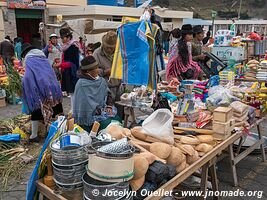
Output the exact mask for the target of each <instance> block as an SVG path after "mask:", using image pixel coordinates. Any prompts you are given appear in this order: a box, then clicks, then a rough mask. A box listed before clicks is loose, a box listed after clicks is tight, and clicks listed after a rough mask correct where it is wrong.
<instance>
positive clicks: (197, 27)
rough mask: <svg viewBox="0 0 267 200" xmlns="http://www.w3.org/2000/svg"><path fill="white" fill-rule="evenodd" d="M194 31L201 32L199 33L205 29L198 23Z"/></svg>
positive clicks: (195, 32)
mask: <svg viewBox="0 0 267 200" xmlns="http://www.w3.org/2000/svg"><path fill="white" fill-rule="evenodd" d="M193 32H194V34H199V33H203V32H204V30H203V28H202V26H200V25H197V26H194V27H193Z"/></svg>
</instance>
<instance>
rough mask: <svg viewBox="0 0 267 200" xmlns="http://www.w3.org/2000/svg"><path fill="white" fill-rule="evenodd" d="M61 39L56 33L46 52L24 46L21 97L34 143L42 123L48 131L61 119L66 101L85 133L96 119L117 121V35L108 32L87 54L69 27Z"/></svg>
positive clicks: (63, 29)
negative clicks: (114, 66) (114, 64)
mask: <svg viewBox="0 0 267 200" xmlns="http://www.w3.org/2000/svg"><path fill="white" fill-rule="evenodd" d="M60 38H61V43H60V41H59V37H58V36H57V35H56V34H51V35H50V37H49V43H48V44H47V46H46V47H45V48H44V49H43V50H40V49H37V48H36V47H34V46H32V45H31V44H29V43H24V44H23V45H22V47H21V55H20V56H21V58H22V61H23V65H24V66H25V68H26V70H25V74H24V77H23V80H22V86H23V97H22V98H23V105H24V107H26V109H25V110H26V113H27V114H30V115H31V120H32V134H31V136H30V141H32V142H36V141H37V142H38V141H39V138H38V134H37V133H38V122H39V121H40V120H41V121H44V123H45V124H46V125H47V126H48V125H49V124H50V123H51V122H52V119H53V118H54V117H55V116H56V115H59V114H63V106H62V99H63V96H68V97H69V98H70V99H71V110H70V113H72V115H73V117H74V119H75V121H76V123H78V124H79V125H80V126H81V127H82V128H84V129H85V130H87V131H90V130H91V126H92V124H93V123H94V121H96V120H98V121H103V122H105V121H106V120H111V119H118V120H119V118H118V117H117V116H116V114H117V110H116V109H115V108H114V106H113V105H114V103H115V101H116V99H118V98H119V92H118V90H119V87H120V85H121V83H120V81H119V80H115V79H110V78H109V76H110V72H111V66H112V60H113V54H114V51H115V47H116V41H117V34H116V32H114V31H109V32H107V33H106V34H105V35H104V36H103V39H102V44H101V45H99V44H96V45H92V44H90V45H88V46H89V48H87V50H86V48H85V46H84V44H83V45H81V43H82V41H81V39H80V41H77V40H75V39H74V38H73V33H72V31H71V30H70V29H69V28H62V29H60ZM96 47H98V48H96ZM87 53H88V55H86V54H87Z"/></svg>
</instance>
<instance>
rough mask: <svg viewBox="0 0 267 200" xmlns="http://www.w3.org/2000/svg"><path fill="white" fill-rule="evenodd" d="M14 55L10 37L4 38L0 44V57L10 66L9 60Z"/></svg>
mask: <svg viewBox="0 0 267 200" xmlns="http://www.w3.org/2000/svg"><path fill="white" fill-rule="evenodd" d="M14 55H15V51H14V45H13V44H12V41H11V38H10V36H8V35H7V36H6V37H5V39H4V41H3V42H1V43H0V56H1V57H2V58H3V60H4V61H5V62H6V63H7V64H11V58H12V57H13V56H14Z"/></svg>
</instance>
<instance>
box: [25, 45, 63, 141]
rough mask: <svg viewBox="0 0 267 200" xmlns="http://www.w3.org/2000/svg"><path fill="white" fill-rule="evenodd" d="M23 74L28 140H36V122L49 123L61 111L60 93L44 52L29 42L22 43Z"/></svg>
mask: <svg viewBox="0 0 267 200" xmlns="http://www.w3.org/2000/svg"><path fill="white" fill-rule="evenodd" d="M21 56H22V58H25V60H24V65H25V68H26V70H25V74H24V77H23V81H22V88H23V102H24V104H25V105H26V107H27V109H28V111H29V113H30V114H31V120H32V134H31V136H30V141H32V142H38V140H39V139H38V135H37V134H38V122H39V121H44V123H45V125H46V126H48V125H50V123H51V121H52V118H53V117H55V116H56V115H58V114H61V113H63V107H62V104H61V101H62V93H61V90H60V86H59V84H58V82H57V79H56V76H55V73H54V71H53V69H52V68H51V66H50V64H49V61H48V60H47V58H46V56H45V54H44V53H43V52H42V51H41V50H39V49H36V48H34V47H33V46H32V45H30V44H29V43H25V44H23V47H22V53H21Z"/></svg>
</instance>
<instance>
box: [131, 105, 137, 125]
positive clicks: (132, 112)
mask: <svg viewBox="0 0 267 200" xmlns="http://www.w3.org/2000/svg"><path fill="white" fill-rule="evenodd" d="M130 113H131V117H132V118H133V121H132V123H136V119H135V114H134V108H131V109H130Z"/></svg>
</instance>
